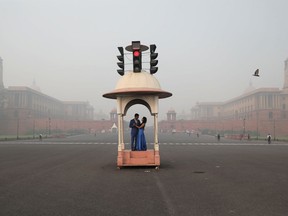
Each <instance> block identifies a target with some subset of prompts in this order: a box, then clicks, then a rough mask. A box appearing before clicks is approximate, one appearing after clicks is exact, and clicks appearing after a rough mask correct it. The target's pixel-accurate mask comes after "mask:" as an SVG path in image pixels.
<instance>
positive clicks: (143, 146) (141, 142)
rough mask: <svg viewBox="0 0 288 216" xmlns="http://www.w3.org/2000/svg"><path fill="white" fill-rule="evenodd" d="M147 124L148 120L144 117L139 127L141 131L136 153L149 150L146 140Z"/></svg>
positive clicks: (139, 131) (138, 136)
mask: <svg viewBox="0 0 288 216" xmlns="http://www.w3.org/2000/svg"><path fill="white" fill-rule="evenodd" d="M146 122H147V118H146V117H143V118H142V122H141V125H140V126H137V128H138V129H139V130H138V135H137V144H136V151H146V150H147V145H146V139H145V134H144V128H145V125H146Z"/></svg>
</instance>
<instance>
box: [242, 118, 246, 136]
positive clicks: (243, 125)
mask: <svg viewBox="0 0 288 216" xmlns="http://www.w3.org/2000/svg"><path fill="white" fill-rule="evenodd" d="M245 120H246V119H245V117H244V118H243V138H244V136H245Z"/></svg>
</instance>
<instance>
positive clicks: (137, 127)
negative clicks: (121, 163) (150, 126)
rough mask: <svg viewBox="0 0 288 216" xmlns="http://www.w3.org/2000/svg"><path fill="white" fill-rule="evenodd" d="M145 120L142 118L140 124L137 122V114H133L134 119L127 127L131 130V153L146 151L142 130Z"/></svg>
mask: <svg viewBox="0 0 288 216" xmlns="http://www.w3.org/2000/svg"><path fill="white" fill-rule="evenodd" d="M146 122H147V118H146V117H143V118H142V122H140V120H139V114H138V113H135V115H134V118H133V119H131V121H130V123H129V127H130V128H131V150H132V151H146V150H147V145H146V139H145V134H144V128H145V125H146Z"/></svg>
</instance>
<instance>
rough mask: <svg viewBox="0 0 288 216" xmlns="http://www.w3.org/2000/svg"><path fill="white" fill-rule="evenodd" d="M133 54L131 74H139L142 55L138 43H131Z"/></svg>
mask: <svg viewBox="0 0 288 216" xmlns="http://www.w3.org/2000/svg"><path fill="white" fill-rule="evenodd" d="M132 52H133V72H136V73H138V72H141V70H142V53H141V44H140V41H132Z"/></svg>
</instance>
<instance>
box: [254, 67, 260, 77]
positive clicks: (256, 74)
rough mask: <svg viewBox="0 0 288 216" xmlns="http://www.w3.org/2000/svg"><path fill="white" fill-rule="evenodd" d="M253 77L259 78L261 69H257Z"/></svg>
mask: <svg viewBox="0 0 288 216" xmlns="http://www.w3.org/2000/svg"><path fill="white" fill-rule="evenodd" d="M253 76H257V77H259V69H257V70H256V71H255V72H254V74H253Z"/></svg>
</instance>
